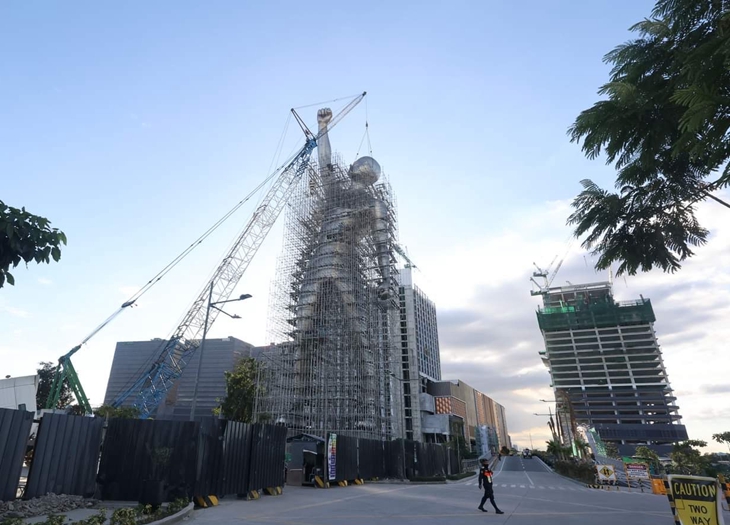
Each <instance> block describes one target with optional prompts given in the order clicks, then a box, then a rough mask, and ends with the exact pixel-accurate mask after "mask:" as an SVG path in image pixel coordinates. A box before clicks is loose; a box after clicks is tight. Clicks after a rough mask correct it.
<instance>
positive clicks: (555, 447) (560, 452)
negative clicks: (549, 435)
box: [546, 439, 572, 459]
mask: <svg viewBox="0 0 730 525" xmlns="http://www.w3.org/2000/svg"><path fill="white" fill-rule="evenodd" d="M546 443H547V453H548V454H550V455H552V456H555V457H556V458H559V459H567V458H569V457H570V455H571V452H572V448H571V447H565V446H563V444H562V443H561V442H560V441H559V440H557V439H553V440H550V441H546Z"/></svg>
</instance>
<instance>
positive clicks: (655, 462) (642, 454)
mask: <svg viewBox="0 0 730 525" xmlns="http://www.w3.org/2000/svg"><path fill="white" fill-rule="evenodd" d="M634 456H635V457H638V458H641V459H645V460H646V462H647V463H648V464H649V465H651V466H652V467H654V472H661V470H662V464H661V461H659V454H657V453H656V452H655V451H653V450H652V449H650V448H649V447H647V446H644V445H641V446H638V447H636V451H635V452H634Z"/></svg>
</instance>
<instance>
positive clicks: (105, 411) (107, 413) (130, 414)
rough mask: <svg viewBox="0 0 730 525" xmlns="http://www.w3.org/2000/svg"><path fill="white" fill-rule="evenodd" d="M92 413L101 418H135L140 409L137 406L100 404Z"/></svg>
mask: <svg viewBox="0 0 730 525" xmlns="http://www.w3.org/2000/svg"><path fill="white" fill-rule="evenodd" d="M94 415H95V416H97V417H103V418H110V419H111V418H117V419H137V418H138V417H139V415H140V411H139V409H138V408H137V407H113V406H110V405H102V406H100V407H99V408H97V409H96V410H94Z"/></svg>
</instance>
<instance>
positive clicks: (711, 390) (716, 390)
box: [701, 383, 730, 394]
mask: <svg viewBox="0 0 730 525" xmlns="http://www.w3.org/2000/svg"><path fill="white" fill-rule="evenodd" d="M701 391H702V392H704V393H706V394H728V393H730V383H724V384H719V385H703V386H702V389H701Z"/></svg>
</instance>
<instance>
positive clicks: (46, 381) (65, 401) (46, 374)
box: [35, 361, 74, 409]
mask: <svg viewBox="0 0 730 525" xmlns="http://www.w3.org/2000/svg"><path fill="white" fill-rule="evenodd" d="M38 364H39V365H40V368H38V370H37V374H38V390H36V393H35V402H36V406H37V407H38V408H39V409H41V408H46V403H47V402H48V396H49V395H50V394H51V386H52V385H53V378H54V376H55V374H56V365H54V364H53V363H51V362H49V361H42V362H40V363H38ZM73 399H74V398H73V393H72V392H71V387H70V386H69V384H68V380H65V381H64V382H63V388H62V389H61V396H60V397H59V398H58V403H57V404H56V406H55V408H67V407H68V406H69V405H71V402H72V401H73Z"/></svg>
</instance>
